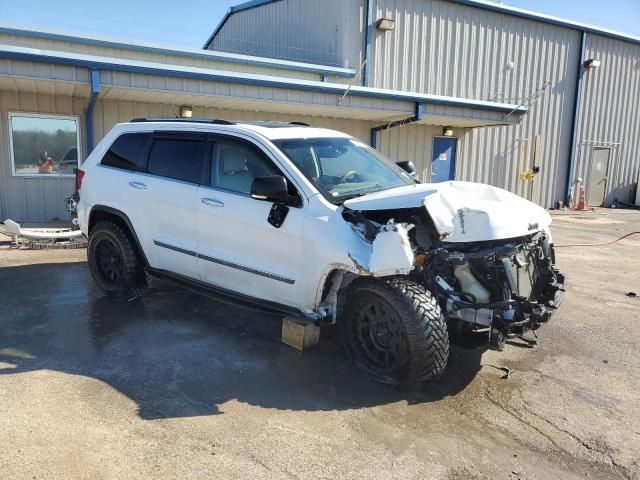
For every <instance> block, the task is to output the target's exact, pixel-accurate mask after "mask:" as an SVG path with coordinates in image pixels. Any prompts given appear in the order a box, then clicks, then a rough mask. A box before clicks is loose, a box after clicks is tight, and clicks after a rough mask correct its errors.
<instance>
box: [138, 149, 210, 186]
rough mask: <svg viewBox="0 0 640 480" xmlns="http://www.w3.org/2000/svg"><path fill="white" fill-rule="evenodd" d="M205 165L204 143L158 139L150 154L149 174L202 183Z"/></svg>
mask: <svg viewBox="0 0 640 480" xmlns="http://www.w3.org/2000/svg"><path fill="white" fill-rule="evenodd" d="M203 164H204V141H202V140H182V139H168V138H167V139H164V138H161V139H156V140H155V141H154V142H153V146H152V147H151V151H150V152H149V164H148V166H147V172H148V173H150V174H152V175H159V176H161V177H168V178H174V179H176V180H182V181H183V182H190V183H200V182H201V181H202V168H203Z"/></svg>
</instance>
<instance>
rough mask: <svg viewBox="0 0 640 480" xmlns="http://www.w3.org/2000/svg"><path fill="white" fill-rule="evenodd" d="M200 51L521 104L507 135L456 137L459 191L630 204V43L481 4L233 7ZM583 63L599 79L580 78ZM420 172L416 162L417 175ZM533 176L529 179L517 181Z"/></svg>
mask: <svg viewBox="0 0 640 480" xmlns="http://www.w3.org/2000/svg"><path fill="white" fill-rule="evenodd" d="M320 4H321V6H320ZM325 5H326V7H325ZM623 13H624V12H621V15H622V14H623ZM385 20H387V21H386V22H384V21H385ZM389 21H391V22H389ZM380 22H383V23H382V24H381V23H380ZM320 26H322V27H325V28H321V29H320V30H318V28H319V27H320ZM205 48H209V49H213V50H221V51H229V52H236V53H248V52H251V53H253V54H256V55H264V56H270V57H274V58H282V59H290V60H304V61H308V62H318V61H322V62H326V61H332V62H333V64H334V65H339V66H341V67H346V68H353V69H357V70H361V71H362V75H361V77H362V84H363V85H366V86H370V87H373V88H386V89H393V90H402V91H408V92H420V93H429V94H434V95H446V96H452V97H461V98H469V99H477V100H490V101H491V100H495V101H501V102H506V103H514V104H517V105H525V106H528V107H529V110H530V111H529V113H528V114H527V115H526V116H525V117H524V119H523V121H522V122H520V123H518V124H516V125H514V126H511V127H507V128H504V127H503V128H480V129H473V130H468V131H465V132H463V133H462V135H461V138H460V139H459V145H458V147H459V148H458V150H459V151H458V158H457V162H456V167H455V171H456V173H455V176H456V178H457V179H461V180H472V181H479V182H486V183H491V184H494V185H497V186H500V187H504V188H507V189H509V190H512V191H514V192H517V193H520V194H522V195H525V196H529V197H531V198H533V199H534V200H536V201H537V202H539V203H540V204H542V205H544V206H546V207H551V206H553V205H554V204H555V202H556V201H559V200H560V201H564V200H565V199H566V197H567V193H568V189H569V188H570V187H571V186H573V185H574V182H575V180H576V179H577V178H582V179H583V180H584V183H585V187H586V190H587V196H588V201H589V204H590V205H601V204H604V205H610V204H611V203H612V202H613V201H614V199H616V198H617V199H618V200H619V201H622V202H629V201H630V199H631V198H632V195H633V191H634V188H635V183H636V181H637V178H638V169H639V167H640V155H639V154H638V151H639V148H638V147H639V142H640V109H638V104H639V103H640V100H639V99H640V90H639V89H640V68H639V65H640V39H639V38H636V37H632V36H629V35H624V34H620V33H616V32H611V31H608V30H606V29H601V28H597V27H592V26H589V25H584V24H581V23H577V22H571V21H568V20H563V19H559V18H555V17H550V16H547V15H541V14H536V13H533V12H528V11H524V10H521V9H516V8H512V7H506V6H503V5H497V4H495V3H491V2H486V1H482V0H451V1H443V0H349V1H332V2H315V1H313V0H257V1H253V2H247V3H246V4H243V5H240V6H238V7H234V8H232V9H231V10H230V11H229V13H228V15H227V16H226V17H225V18H224V19H223V21H222V22H221V23H220V24H219V25H218V27H217V28H216V30H215V31H214V33H213V34H212V36H211V37H210V38H209V40H208V41H207V43H206V44H205ZM327 48H331V49H332V50H331V51H332V56H327V55H326V50H327ZM590 59H594V60H599V61H600V62H601V65H600V67H599V68H593V67H594V66H595V65H597V63H596V64H594V63H591V64H590V65H591V67H592V68H586V67H585V66H584V63H585V62H586V61H588V60H590ZM404 128H405V129H407V130H411V128H409V127H404ZM435 132H437V130H436V131H434V132H431V133H429V132H424V131H422V132H421V133H420V134H418V136H417V137H418V138H419V139H418V138H416V140H418V144H413V143H411V142H412V139H411V138H410V137H411V136H412V135H411V133H410V132H401V131H394V132H391V131H390V132H389V136H390V137H392V138H389V139H388V140H389V141H388V142H386V144H385V145H383V147H382V150H383V151H385V153H388V154H391V155H392V156H395V157H396V158H402V155H403V154H405V153H404V151H403V149H404V150H405V151H406V150H407V149H408V150H412V149H421V151H422V149H427V150H429V148H430V145H431V141H430V138H429V136H430V135H432V134H433V133H435ZM425 133H426V135H427V136H426V138H425V137H422V135H424V134H425ZM407 142H410V143H407ZM429 156H431V152H429ZM429 163H430V158H427V159H426V164H421V165H422V166H423V170H424V173H425V174H426V173H428V171H429V169H430V166H429V165H428V164H429ZM534 169H535V170H538V169H539V174H538V175H537V176H536V177H535V180H534V181H532V182H531V181H527V180H521V175H522V174H523V173H526V172H530V171H532V170H534Z"/></svg>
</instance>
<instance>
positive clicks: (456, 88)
mask: <svg viewBox="0 0 640 480" xmlns="http://www.w3.org/2000/svg"><path fill="white" fill-rule="evenodd" d="M372 1H375V6H374V12H375V14H374V15H375V18H374V22H375V20H376V19H378V18H381V17H386V18H393V19H394V20H395V21H396V27H395V30H393V31H391V32H386V33H385V32H376V33H375V35H374V39H373V45H372V51H373V54H372V55H373V62H372V64H371V69H372V72H371V75H372V77H371V78H372V82H373V85H372V86H375V87H381V88H394V89H400V90H409V91H416V92H424V93H432V94H439V95H450V96H459V97H464V98H473V99H480V100H497V101H505V102H511V103H515V104H520V103H521V104H525V105H527V104H530V105H531V108H530V112H529V113H528V114H527V115H526V116H525V118H524V119H523V121H522V123H521V124H520V125H517V126H512V127H499V128H483V129H477V130H473V131H472V132H470V133H468V134H467V135H466V136H465V138H464V142H465V146H464V148H463V153H462V155H461V156H460V161H459V162H458V167H457V174H456V175H457V178H458V179H460V180H470V181H479V182H485V183H490V184H492V185H496V186H499V187H503V188H506V189H509V190H511V191H514V192H521V191H522V190H523V180H520V179H519V175H520V173H522V172H523V168H524V167H528V166H530V164H531V159H532V157H533V150H532V149H533V145H535V142H534V139H535V138H536V136H540V138H541V154H540V158H541V159H542V165H541V173H540V175H538V177H537V178H536V186H535V189H536V191H537V201H538V202H539V203H540V204H542V205H544V206H546V207H551V206H553V204H554V203H555V201H556V200H561V199H562V198H563V195H564V190H565V183H566V173H567V169H568V158H569V155H570V142H571V138H570V137H571V129H572V112H573V101H574V93H575V82H576V75H577V65H578V56H579V50H580V35H581V34H580V33H579V32H578V31H575V30H572V29H569V28H563V27H557V26H554V25H549V24H545V23H542V22H537V21H532V20H528V19H523V18H517V17H514V16H510V15H506V14H501V13H496V12H490V11H487V10H483V9H478V8H474V7H468V6H465V5H460V4H457V3H453V2H446V1H439V0H372ZM545 85H546V88H544V89H543V90H542V91H541V92H540V94H539V96H538V95H537V93H536V92H538V90H539V89H541V88H543V87H545ZM525 144H526V145H529V146H530V148H525V147H523V145H525Z"/></svg>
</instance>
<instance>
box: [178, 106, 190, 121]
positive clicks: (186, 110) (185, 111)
mask: <svg viewBox="0 0 640 480" xmlns="http://www.w3.org/2000/svg"><path fill="white" fill-rule="evenodd" d="M192 116H193V107H191V106H189V105H180V118H191V117H192Z"/></svg>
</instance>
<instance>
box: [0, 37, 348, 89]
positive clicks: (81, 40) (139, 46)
mask: <svg viewBox="0 0 640 480" xmlns="http://www.w3.org/2000/svg"><path fill="white" fill-rule="evenodd" d="M0 34H1V35H16V36H19V37H25V38H39V39H44V40H53V41H59V42H70V43H75V44H79V45H90V46H95V47H103V48H115V49H119V50H124V51H131V52H144V53H155V54H160V55H171V56H176V57H186V58H195V59H199V60H212V61H217V62H228V63H235V64H238V65H252V66H256V67H263V68H270V69H278V70H292V71H299V72H308V73H315V74H318V75H326V76H331V77H347V78H353V77H355V76H356V71H355V70H353V69H350V68H341V67H333V66H329V65H316V64H313V63H305V62H294V61H291V60H280V59H277V58H269V57H256V56H253V55H243V54H236V53H227V52H219V51H215V50H201V49H194V48H181V49H178V48H174V47H171V46H161V45H158V44H150V43H144V42H137V41H134V40H126V41H123V40H117V39H113V38H109V37H99V36H93V35H91V36H85V35H71V34H69V33H66V32H59V31H55V30H31V29H26V28H20V27H17V26H0Z"/></svg>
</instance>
